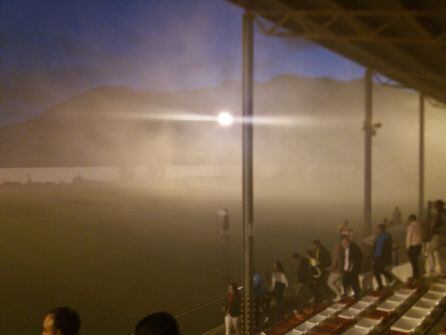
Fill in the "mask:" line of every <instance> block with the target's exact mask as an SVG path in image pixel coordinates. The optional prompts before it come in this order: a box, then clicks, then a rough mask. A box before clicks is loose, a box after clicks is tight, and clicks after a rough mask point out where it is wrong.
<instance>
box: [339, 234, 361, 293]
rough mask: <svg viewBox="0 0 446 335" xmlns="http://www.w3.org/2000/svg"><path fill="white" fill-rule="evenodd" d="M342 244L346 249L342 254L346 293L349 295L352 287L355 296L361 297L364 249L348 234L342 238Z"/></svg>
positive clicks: (343, 280) (343, 281)
mask: <svg viewBox="0 0 446 335" xmlns="http://www.w3.org/2000/svg"><path fill="white" fill-rule="evenodd" d="M341 246H342V249H343V251H344V253H343V256H342V284H343V287H344V294H345V295H348V292H349V291H350V288H352V289H353V292H354V294H355V298H356V299H359V297H360V295H361V287H360V285H359V272H360V271H361V266H362V251H361V249H360V248H359V247H358V246H357V245H356V243H354V242H353V241H351V240H350V239H349V238H348V237H347V236H343V237H342V238H341Z"/></svg>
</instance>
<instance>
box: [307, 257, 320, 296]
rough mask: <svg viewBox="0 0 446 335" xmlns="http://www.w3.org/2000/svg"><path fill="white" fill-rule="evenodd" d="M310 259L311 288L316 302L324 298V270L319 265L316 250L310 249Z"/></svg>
mask: <svg viewBox="0 0 446 335" xmlns="http://www.w3.org/2000/svg"><path fill="white" fill-rule="evenodd" d="M307 255H308V261H309V263H310V278H311V279H310V290H311V293H312V296H313V298H314V301H315V302H316V303H319V302H321V301H322V300H323V296H322V291H323V289H322V285H321V280H322V270H321V267H320V265H319V262H318V260H317V258H316V252H315V251H314V250H308V251H307Z"/></svg>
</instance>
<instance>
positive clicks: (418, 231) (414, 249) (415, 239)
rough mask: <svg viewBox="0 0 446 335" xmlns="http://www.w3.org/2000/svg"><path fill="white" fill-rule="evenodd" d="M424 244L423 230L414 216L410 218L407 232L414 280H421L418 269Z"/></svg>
mask: <svg viewBox="0 0 446 335" xmlns="http://www.w3.org/2000/svg"><path fill="white" fill-rule="evenodd" d="M422 243H423V230H422V226H421V223H420V222H419V221H418V220H417V217H416V216H415V215H414V214H412V215H410V216H409V220H408V225H407V232H406V248H407V254H408V256H409V261H410V264H411V265H412V278H414V279H419V277H420V270H419V267H418V257H420V254H421V245H422Z"/></svg>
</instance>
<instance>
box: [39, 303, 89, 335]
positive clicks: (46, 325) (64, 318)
mask: <svg viewBox="0 0 446 335" xmlns="http://www.w3.org/2000/svg"><path fill="white" fill-rule="evenodd" d="M80 328H81V319H80V317H79V314H77V312H76V311H75V310H73V309H71V308H70V307H66V306H63V307H57V308H54V309H52V310H50V311H48V312H47V313H46V315H45V318H44V319H43V325H42V335H78V334H79V330H80Z"/></svg>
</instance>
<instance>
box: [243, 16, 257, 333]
mask: <svg viewBox="0 0 446 335" xmlns="http://www.w3.org/2000/svg"><path fill="white" fill-rule="evenodd" d="M253 64H254V17H253V15H252V14H251V13H250V12H245V13H244V15H243V123H242V137H243V153H242V155H243V242H242V255H243V262H242V263H243V264H242V270H243V271H242V273H243V288H244V290H243V298H244V299H243V301H244V308H243V334H244V335H253V334H254V309H253V307H254V306H253V274H254V270H253V266H254V261H253V259H254V230H253V228H254V197H253V123H252V117H253V81H254V71H253V69H254V66H253Z"/></svg>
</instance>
